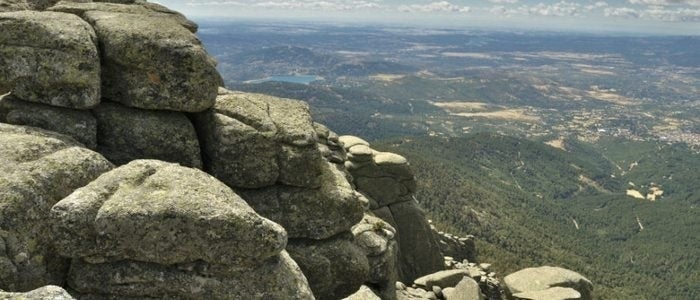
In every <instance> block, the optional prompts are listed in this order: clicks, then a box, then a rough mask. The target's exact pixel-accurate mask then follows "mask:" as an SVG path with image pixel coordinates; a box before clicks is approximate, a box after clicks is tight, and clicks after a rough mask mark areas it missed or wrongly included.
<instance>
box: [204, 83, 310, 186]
mask: <svg viewBox="0 0 700 300" xmlns="http://www.w3.org/2000/svg"><path fill="white" fill-rule="evenodd" d="M195 124H196V127H197V131H198V132H199V135H200V137H201V143H202V149H203V151H204V155H205V157H206V161H205V169H206V170H207V171H208V172H209V173H211V174H213V175H214V176H215V177H216V178H219V179H220V180H221V181H223V182H224V183H226V184H228V185H229V186H231V187H240V188H260V187H265V186H270V185H272V184H274V183H281V184H285V185H291V186H299V187H318V186H319V178H318V177H319V175H320V173H321V167H322V163H323V159H322V157H321V153H320V151H319V150H318V148H317V145H316V143H317V136H316V132H315V129H314V126H313V122H312V121H311V114H310V112H309V107H308V105H307V104H305V103H303V102H301V101H296V100H290V99H282V98H277V97H272V96H266V95H260V94H250V93H241V92H232V91H227V90H222V93H221V94H220V95H219V96H218V98H217V100H216V104H215V106H214V108H212V109H210V110H208V111H205V112H203V113H201V114H197V115H196V122H195Z"/></svg>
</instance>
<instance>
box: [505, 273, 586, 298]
mask: <svg viewBox="0 0 700 300" xmlns="http://www.w3.org/2000/svg"><path fill="white" fill-rule="evenodd" d="M503 280H504V281H505V284H506V287H507V288H508V291H509V292H510V293H511V294H512V295H515V294H520V295H521V296H523V294H522V293H526V292H527V293H526V294H525V295H529V296H532V295H551V294H560V293H563V294H565V295H571V294H573V293H570V292H569V291H564V290H561V289H557V290H556V291H548V292H541V293H529V292H535V291H544V290H548V289H550V288H554V287H563V288H572V289H574V290H576V291H578V292H579V293H580V294H581V297H580V298H573V299H592V295H591V293H592V291H593V284H592V283H591V281H590V280H588V279H586V277H583V276H582V275H581V274H579V273H576V272H574V271H571V270H567V269H564V268H559V267H550V266H542V267H537V268H526V269H522V270H520V271H517V272H515V273H512V274H509V275H508V276H506V277H505V278H504V279H503ZM555 292H556V293H555ZM567 297H568V296H567ZM525 299H530V298H525ZM533 299H534V298H533ZM560 299H567V298H560Z"/></svg>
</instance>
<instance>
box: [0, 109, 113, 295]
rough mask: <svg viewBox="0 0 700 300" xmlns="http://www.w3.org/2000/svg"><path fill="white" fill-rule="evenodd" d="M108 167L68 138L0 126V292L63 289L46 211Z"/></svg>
mask: <svg viewBox="0 0 700 300" xmlns="http://www.w3.org/2000/svg"><path fill="white" fill-rule="evenodd" d="M112 167H113V166H112V164H111V163H110V162H109V161H107V160H106V159H105V158H104V157H102V156H101V155H99V154H98V153H96V152H93V151H91V150H88V149H85V148H83V147H82V146H81V145H80V144H79V143H78V142H76V141H75V140H73V139H71V138H69V137H67V136H63V135H60V134H57V133H53V132H49V131H44V130H41V129H38V128H33V127H24V126H14V125H7V124H2V123H0V289H5V290H11V291H27V290H30V289H33V288H37V287H40V286H43V285H46V284H61V283H62V281H63V278H64V275H65V273H66V267H67V264H66V263H67V262H66V261H65V260H63V259H61V258H60V257H59V255H58V254H57V253H56V251H55V250H54V249H53V246H52V238H53V235H52V232H51V221H50V220H49V218H48V216H49V210H50V209H51V207H52V206H53V205H54V204H55V203H56V202H58V201H59V200H61V199H62V198H64V197H66V196H68V195H69V194H70V193H72V192H73V191H74V190H76V189H78V188H80V187H83V186H85V185H87V184H88V183H89V182H91V181H92V180H94V179H95V178H97V177H98V176H99V175H100V174H102V173H104V172H106V171H108V170H110V169H111V168H112Z"/></svg>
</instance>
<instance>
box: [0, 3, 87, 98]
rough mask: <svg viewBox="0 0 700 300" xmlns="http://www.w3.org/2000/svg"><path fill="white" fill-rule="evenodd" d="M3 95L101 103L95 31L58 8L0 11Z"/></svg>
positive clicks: (0, 59)
mask: <svg viewBox="0 0 700 300" xmlns="http://www.w3.org/2000/svg"><path fill="white" fill-rule="evenodd" d="M0 45H2V47H0V94H2V93H5V92H9V91H11V92H12V94H13V95H14V96H16V97H18V98H20V99H22V100H25V101H31V102H40V103H46V104H50V105H53V106H62V107H68V108H78V109H86V108H91V107H94V106H95V105H97V104H98V103H100V58H99V55H98V52H97V46H96V37H95V32H94V31H93V29H92V27H90V25H89V24H88V23H86V22H85V21H83V20H81V19H80V18H78V17H76V16H74V15H70V14H64V13H58V12H36V11H18V12H7V13H0Z"/></svg>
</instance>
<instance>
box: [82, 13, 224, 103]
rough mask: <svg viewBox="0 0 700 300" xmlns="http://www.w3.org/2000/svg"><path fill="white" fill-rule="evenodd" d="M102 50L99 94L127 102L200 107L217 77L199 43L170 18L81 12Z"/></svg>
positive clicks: (209, 100)
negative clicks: (93, 30)
mask: <svg viewBox="0 0 700 300" xmlns="http://www.w3.org/2000/svg"><path fill="white" fill-rule="evenodd" d="M83 18H85V19H86V20H88V22H90V23H91V24H92V25H93V27H94V28H95V32H96V33H97V37H98V39H99V42H100V49H101V50H102V95H103V97H104V98H106V99H108V100H111V101H115V102H119V103H123V104H125V105H127V106H132V107H138V108H144V109H162V110H175V111H185V112H200V111H203V110H206V109H207V108H210V107H212V106H213V105H214V101H215V99H216V95H217V93H218V87H219V85H220V83H221V77H220V76H219V74H218V73H217V71H216V68H215V63H214V61H213V59H212V58H211V57H210V56H209V55H207V53H206V51H205V50H204V48H203V47H202V45H201V42H200V41H199V40H198V39H197V37H195V35H194V34H192V33H191V32H189V31H188V30H187V29H185V28H184V27H182V26H179V25H180V24H179V23H178V22H177V21H176V20H174V19H173V18H170V17H158V16H148V15H139V14H127V13H109V12H101V11H87V12H85V13H84V14H83Z"/></svg>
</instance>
